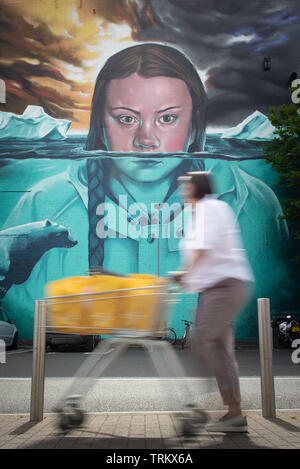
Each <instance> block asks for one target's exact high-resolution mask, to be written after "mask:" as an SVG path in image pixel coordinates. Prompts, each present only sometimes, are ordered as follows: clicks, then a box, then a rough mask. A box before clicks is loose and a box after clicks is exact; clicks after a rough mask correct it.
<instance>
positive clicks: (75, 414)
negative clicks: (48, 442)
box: [59, 407, 85, 432]
mask: <svg viewBox="0 0 300 469" xmlns="http://www.w3.org/2000/svg"><path fill="white" fill-rule="evenodd" d="M84 420H85V414H84V411H83V410H82V409H79V408H76V407H72V408H71V409H70V410H69V411H68V412H67V411H61V412H60V414H59V428H60V429H61V430H62V431H63V432H65V431H67V430H70V429H72V428H76V427H80V426H81V425H82V423H83V422H84Z"/></svg>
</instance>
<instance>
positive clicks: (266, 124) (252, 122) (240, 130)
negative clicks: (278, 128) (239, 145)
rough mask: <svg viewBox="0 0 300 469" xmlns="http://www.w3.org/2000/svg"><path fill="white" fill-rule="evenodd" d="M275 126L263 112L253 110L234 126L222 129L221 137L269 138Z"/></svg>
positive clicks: (271, 136) (272, 135)
mask: <svg viewBox="0 0 300 469" xmlns="http://www.w3.org/2000/svg"><path fill="white" fill-rule="evenodd" d="M274 130H275V128H274V127H273V125H272V124H271V122H270V121H269V119H268V118H267V116H265V115H264V114H262V113H261V112H259V111H255V112H253V114H251V115H250V116H248V117H247V118H246V119H245V120H243V122H241V123H240V124H238V125H237V126H236V127H232V128H230V129H226V130H224V132H223V133H222V135H221V137H222V138H239V139H244V140H270V139H272V138H273V137H274Z"/></svg>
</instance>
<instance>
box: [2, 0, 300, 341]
mask: <svg viewBox="0 0 300 469" xmlns="http://www.w3.org/2000/svg"><path fill="white" fill-rule="evenodd" d="M30 5H31V6H30ZM30 5H26V4H25V5H23V4H20V5H18V4H17V5H10V2H9V1H4V2H1V11H2V15H1V18H2V19H1V22H2V24H1V34H0V41H1V43H2V48H3V50H4V52H5V53H4V57H3V58H2V59H0V78H1V79H2V80H3V81H4V82H5V93H6V96H5V98H6V99H5V100H2V101H4V102H1V103H2V104H0V190H1V201H0V207H1V215H0V300H1V303H2V304H3V306H4V307H5V308H6V309H7V310H8V311H9V312H10V313H11V315H12V316H13V317H15V319H16V320H17V325H18V328H19V330H20V333H21V336H22V337H23V338H31V337H32V329H33V316H34V301H35V300H36V299H39V298H42V297H43V296H44V288H45V284H46V283H47V282H49V281H52V280H56V279H60V278H65V277H68V276H73V275H86V274H87V273H88V271H89V270H91V269H95V268H98V267H99V266H102V267H103V268H104V269H107V270H110V271H113V272H118V273H120V274H126V273H135V272H140V273H151V274H158V275H162V276H165V275H167V272H168V271H172V270H176V269H177V268H178V267H179V263H180V258H179V251H178V244H179V241H180V238H181V237H182V235H183V234H184V221H185V210H184V207H183V205H182V201H181V199H180V196H179V187H178V183H177V178H178V177H179V176H181V175H183V174H185V173H186V172H187V171H195V170H196V171H202V170H204V171H211V172H212V173H213V174H214V176H215V181H216V195H217V197H218V198H220V199H221V200H225V201H226V202H228V203H229V204H230V205H231V207H232V208H233V210H234V212H235V214H236V217H237V220H238V222H239V224H240V227H241V232H242V237H243V241H244V246H245V249H246V251H247V254H248V257H249V261H250V263H251V266H252V268H253V271H254V274H255V278H256V284H255V291H254V295H253V299H252V302H251V303H250V305H249V306H248V307H247V309H246V310H245V311H243V312H242V314H241V315H240V316H239V318H238V319H237V321H236V323H235V332H236V338H237V339H248V340H255V339H256V338H257V312H256V298H257V297H270V298H271V302H272V308H273V311H277V310H278V311H279V310H285V311H287V310H291V309H292V308H293V307H294V305H295V298H296V297H297V295H298V292H297V284H296V280H295V276H294V270H293V269H294V267H293V264H292V263H291V262H290V261H289V257H290V249H291V248H290V237H289V232H288V228H287V225H286V223H285V221H284V220H283V219H282V218H281V216H282V210H281V205H280V194H278V193H277V190H276V187H275V182H276V180H277V176H276V174H275V173H273V171H271V169H270V168H269V167H268V166H267V165H266V163H265V161H264V155H263V151H262V143H263V142H264V141H267V140H269V139H272V138H273V136H274V133H273V132H274V129H273V127H272V125H271V124H270V122H269V121H268V119H267V117H266V113H267V112H268V108H269V107H270V106H271V105H277V104H281V103H283V102H288V99H289V92H288V84H287V80H288V76H287V75H289V73H287V66H286V64H285V66H283V65H282V64H280V61H279V56H280V55H281V56H282V53H283V51H287V50H289V48H288V46H289V44H290V41H291V40H292V39H293V38H294V35H295V34H296V33H295V28H294V25H295V23H296V22H297V21H298V20H299V11H297V8H296V4H295V3H294V2H292V1H285V2H282V1H281V2H280V3H279V2H272V5H271V4H270V5H269V3H268V2H265V3H264V5H261V4H260V3H259V2H256V1H254V2H251V6H249V5H247V6H246V5H240V4H238V3H237V2H234V1H229V2H226V6H224V2H221V1H197V2H196V1H192V0H191V1H186V2H184V3H182V2H179V1H176V0H173V1H172V0H166V1H158V0H156V1H146V0H144V1H138V0H132V1H122V0H114V1H105V0H103V1H101V2H99V1H98V2H96V1H84V0H82V1H80V2H79V1H75V0H70V1H64V2H62V1H61V2H60V1H59V0H57V1H56V2H52V1H51V2H50V1H42V0H41V1H36V2H32V3H30ZM33 5H34V7H33ZM255 8H256V11H255ZM258 9H259V10H260V12H261V15H259V14H258V12H257V10H258ZM298 10H299V8H298ZM234 15H236V18H238V22H237V21H236V22H235V21H234V19H233V16H234ZM258 17H259V19H257V18H258ZM237 23H238V24H239V27H238V28H237ZM279 25H281V28H280V31H282V32H280V33H279V29H278V28H279ZM265 55H270V56H271V57H272V60H271V64H272V67H273V68H274V71H273V70H272V69H271V70H269V71H265V70H263V66H262V62H263V57H264V56H265ZM246 56H247V60H246V59H245V57H246ZM286 61H287V63H288V66H289V67H291V70H288V72H293V68H294V67H296V64H295V63H294V62H293V57H292V56H291V55H290V53H286ZM268 73H269V75H268ZM158 204H159V205H158ZM220 236H222V233H220ZM195 304H196V297H195V295H182V297H181V300H180V302H179V303H178V304H177V305H176V308H175V312H174V315H173V319H172V326H173V327H174V328H175V329H176V330H177V331H178V332H179V334H180V332H181V331H182V328H183V326H182V324H183V323H182V322H181V320H182V319H184V318H191V317H192V315H193V310H194V306H195Z"/></svg>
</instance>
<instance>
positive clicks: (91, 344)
mask: <svg viewBox="0 0 300 469" xmlns="http://www.w3.org/2000/svg"><path fill="white" fill-rule="evenodd" d="M94 348H95V337H94V336H93V335H90V336H88V337H87V341H86V344H85V347H84V350H85V352H92V351H93V350H94Z"/></svg>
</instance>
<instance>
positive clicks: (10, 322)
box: [0, 305, 19, 349]
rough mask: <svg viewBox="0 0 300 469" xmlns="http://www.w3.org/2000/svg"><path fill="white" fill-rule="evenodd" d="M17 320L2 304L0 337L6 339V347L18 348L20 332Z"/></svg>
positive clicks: (0, 309) (0, 308)
mask: <svg viewBox="0 0 300 469" xmlns="http://www.w3.org/2000/svg"><path fill="white" fill-rule="evenodd" d="M15 324H16V321H15V320H14V319H12V318H10V317H9V315H8V313H7V311H5V309H4V308H3V307H2V306H1V305H0V339H1V340H4V342H5V344H6V347H10V348H13V349H16V348H18V340H19V334H18V329H17V327H16V325H15Z"/></svg>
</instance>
